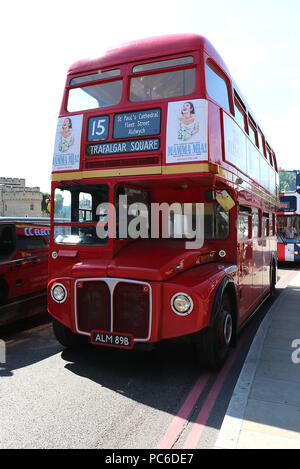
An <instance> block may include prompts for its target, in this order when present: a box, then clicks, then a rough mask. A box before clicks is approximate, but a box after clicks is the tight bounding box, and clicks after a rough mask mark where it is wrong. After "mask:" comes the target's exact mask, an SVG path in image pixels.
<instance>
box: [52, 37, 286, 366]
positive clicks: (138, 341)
mask: <svg viewBox="0 0 300 469" xmlns="http://www.w3.org/2000/svg"><path fill="white" fill-rule="evenodd" d="M278 186H279V183H278V170H277V162H276V156H275V153H274V151H273V149H272V147H271V145H270V144H269V142H268V141H267V138H266V135H265V134H264V132H263V130H262V127H261V126H260V124H259V122H258V121H257V119H256V118H255V116H254V114H253V112H252V111H251V109H250V108H249V106H248V104H247V103H246V101H245V100H244V98H243V97H242V95H241V93H240V91H239V89H238V87H237V86H236V84H235V82H234V81H233V79H232V77H231V75H230V73H229V71H228V69H227V67H226V65H225V64H224V62H223V60H222V58H221V57H220V55H219V54H218V53H217V52H216V50H215V49H214V47H213V46H212V45H211V44H210V43H209V41H208V40H207V39H205V38H204V37H202V36H198V35H190V34H187V35H175V36H166V37H158V38H151V39H145V40H139V41H135V42H133V43H130V44H125V45H124V46H119V47H116V48H114V49H112V50H110V51H108V52H107V53H106V54H105V55H103V56H102V57H99V58H97V59H94V60H82V61H79V62H77V63H75V64H74V65H73V66H71V68H70V69H69V72H68V75H67V81H66V87H65V91H64V96H63V100H62V105H61V110H60V116H59V120H58V127H57V135H56V141H55V149H54V157H53V170H52V192H51V198H52V200H53V201H54V203H53V204H51V206H52V211H51V235H50V256H49V284H48V310H49V312H50V314H51V315H52V317H53V327H54V333H55V335H56V337H57V339H58V340H59V341H60V343H61V344H63V345H64V346H67V347H68V346H74V345H76V344H77V343H82V342H85V341H87V342H92V343H93V344H98V345H100V346H113V347H120V348H133V347H138V346H141V345H144V346H149V345H154V344H155V343H158V342H159V341H161V340H164V339H171V338H179V337H181V338H183V339H184V341H185V340H186V341H187V342H189V343H192V346H193V347H194V348H195V351H196V355H197V357H198V360H199V363H200V364H201V366H207V367H210V368H218V367H221V366H222V365H223V363H224V361H225V360H226V357H227V355H228V352H229V349H230V346H231V345H232V344H234V342H235V339H236V336H237V334H238V332H239V330H240V328H241V327H242V326H243V325H244V324H245V323H246V321H247V320H248V319H249V318H250V316H251V315H252V314H253V313H254V312H255V310H256V309H257V308H258V306H259V305H260V304H261V302H262V301H264V299H265V298H266V297H267V296H268V295H269V294H273V293H274V288H275V283H276V266H277V259H276V233H275V215H276V209H277V206H278V196H279V187H278ZM124 200H125V201H126V203H124ZM185 204H189V207H190V209H191V212H190V215H191V220H192V228H193V227H194V226H195V224H196V225H197V222H198V221H199V220H200V221H201V223H200V225H201V227H202V228H201V229H202V230H203V231H202V235H203V239H202V240H201V243H198V232H197V230H194V229H192V228H191V226H190V225H188V223H186V222H187V220H188V216H187V215H186V214H185V212H184V210H183V209H184V206H185ZM137 206H138V207H142V209H141V208H139V209H136V207H137ZM166 206H167V207H169V211H167V212H165V213H163V208H165V207H166ZM99 207H100V208H99ZM157 207H159V211H158V212H157ZM174 207H175V208H174ZM198 207H200V208H201V210H200V212H197V209H198ZM171 208H172V210H171ZM181 209H182V210H181ZM121 212H122V213H123V220H121V218H122V216H121V215H122V213H121ZM124 214H125V216H124ZM165 219H167V223H166V220H165ZM122 223H123V225H122ZM165 225H167V226H168V229H169V231H168V236H166V235H165V233H164V229H165ZM200 225H199V226H200ZM132 227H134V228H135V232H134V233H132ZM105 230H107V236H106V237H105V236H104V235H103V233H105ZM139 230H140V233H142V231H143V235H140V236H136V233H137V232H139ZM147 230H148V231H147ZM145 231H146V235H145ZM191 234H192V235H194V239H193V238H192V237H191ZM200 238H201V236H200V235H199V239H200ZM187 240H189V241H190V244H187ZM193 241H194V244H193Z"/></svg>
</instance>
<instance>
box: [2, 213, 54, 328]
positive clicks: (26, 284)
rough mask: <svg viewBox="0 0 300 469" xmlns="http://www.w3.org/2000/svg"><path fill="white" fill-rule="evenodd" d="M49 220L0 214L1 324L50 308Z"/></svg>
mask: <svg viewBox="0 0 300 469" xmlns="http://www.w3.org/2000/svg"><path fill="white" fill-rule="evenodd" d="M49 232H50V226H49V219H46V218H27V217H24V218H22V217H20V218H13V217H0V325H1V326H2V325H6V324H8V323H11V322H15V321H16V320H19V319H23V318H24V317H27V316H32V315H35V314H38V313H40V312H42V311H47V302H46V298H47V280H48V250H49Z"/></svg>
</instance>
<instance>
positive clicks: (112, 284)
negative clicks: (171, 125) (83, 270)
mask: <svg viewBox="0 0 300 469" xmlns="http://www.w3.org/2000/svg"><path fill="white" fill-rule="evenodd" d="M75 292H76V297H75V302H76V318H77V326H78V332H83V333H90V332H91V331H92V330H104V331H112V332H123V333H128V334H132V335H133V336H134V338H138V339H141V340H146V339H147V338H148V336H149V328H150V315H151V304H150V303H151V299H150V287H149V285H148V284H145V283H135V282H126V281H122V280H118V279H99V280H98V279H93V280H87V279H85V280H78V281H77V282H76V290H75Z"/></svg>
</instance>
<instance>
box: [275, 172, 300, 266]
mask: <svg viewBox="0 0 300 469" xmlns="http://www.w3.org/2000/svg"><path fill="white" fill-rule="evenodd" d="M279 182H280V207H279V209H278V212H277V257H278V261H288V262H300V171H299V170H293V171H284V170H279Z"/></svg>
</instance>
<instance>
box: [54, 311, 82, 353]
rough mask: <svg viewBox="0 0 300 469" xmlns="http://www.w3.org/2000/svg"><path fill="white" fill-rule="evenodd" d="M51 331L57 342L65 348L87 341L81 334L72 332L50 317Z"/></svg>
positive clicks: (77, 345)
mask: <svg viewBox="0 0 300 469" xmlns="http://www.w3.org/2000/svg"><path fill="white" fill-rule="evenodd" d="M52 325H53V332H54V335H55V337H56V339H57V340H58V342H59V343H60V344H61V345H63V346H64V347H67V348H74V347H79V346H81V345H84V344H86V343H87V338H86V337H85V336H83V335H79V334H74V332H72V331H71V330H70V329H69V328H68V327H66V326H64V325H63V324H61V323H60V322H59V321H57V320H56V319H54V318H52Z"/></svg>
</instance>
